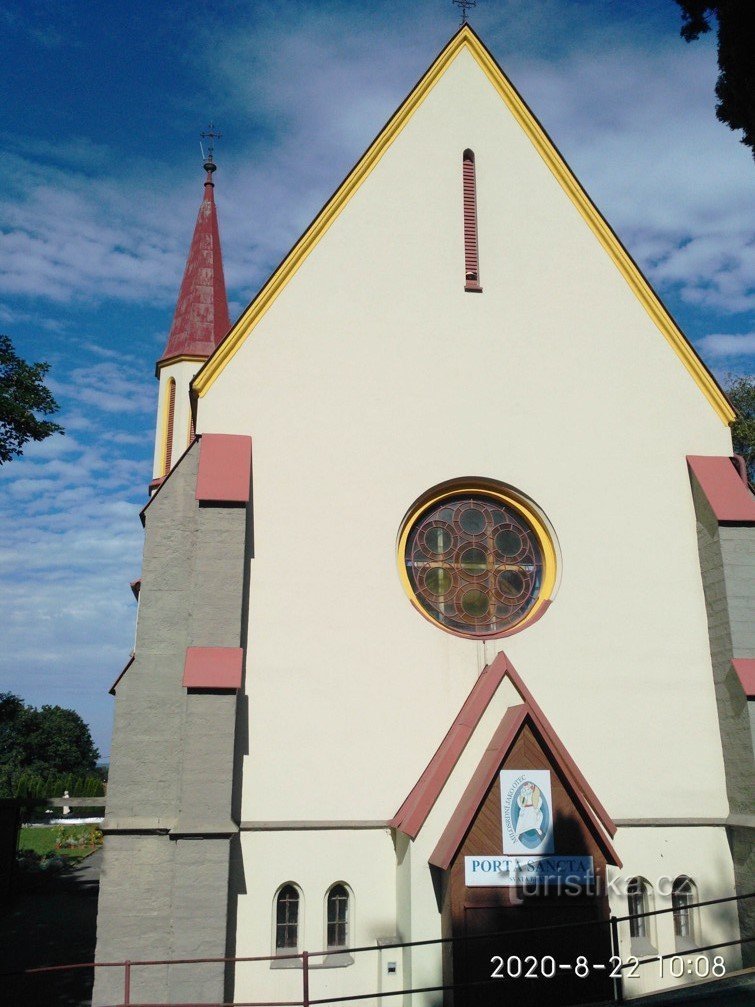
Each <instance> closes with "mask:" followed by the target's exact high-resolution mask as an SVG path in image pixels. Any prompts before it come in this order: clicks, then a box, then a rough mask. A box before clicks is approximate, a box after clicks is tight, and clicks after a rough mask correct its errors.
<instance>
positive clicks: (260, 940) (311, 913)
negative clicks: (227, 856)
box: [234, 829, 401, 1001]
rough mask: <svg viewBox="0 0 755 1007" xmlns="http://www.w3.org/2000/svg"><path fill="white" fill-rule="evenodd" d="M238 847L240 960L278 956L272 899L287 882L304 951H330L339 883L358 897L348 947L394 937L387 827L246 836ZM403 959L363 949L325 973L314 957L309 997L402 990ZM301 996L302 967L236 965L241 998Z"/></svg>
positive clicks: (352, 909) (391, 858)
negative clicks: (292, 888)
mask: <svg viewBox="0 0 755 1007" xmlns="http://www.w3.org/2000/svg"><path fill="white" fill-rule="evenodd" d="M241 847H242V859H243V875H244V884H243V887H244V889H245V891H244V892H243V894H241V895H240V896H239V902H238V929H237V942H236V956H238V957H243V956H245V955H273V954H275V937H274V913H275V909H274V898H275V895H276V892H277V891H278V890H279V889H280V887H281V886H282V885H283V884H285V883H286V882H293V883H294V884H296V885H297V886H298V887H299V889H300V890H301V893H302V905H303V909H301V910H300V931H299V951H304V950H307V951H311V952H315V951H323V950H325V949H326V945H327V936H326V914H325V897H326V893H327V891H328V889H329V888H330V887H331V885H333V884H334V883H336V882H343V883H345V884H346V885H348V887H349V888H350V890H351V893H352V896H353V898H352V899H351V903H350V935H349V944H350V945H351V946H368V945H375V944H376V943H377V941H378V939H379V938H385V937H392V936H394V935H395V933H396V896H395V893H396V888H395V873H396V858H395V853H394V846H393V840H392V839H391V834H390V830H389V829H361V830H306V831H298V832H293V831H291V832H286V831H275V832H242V834H241ZM388 960H391V961H393V960H396V961H397V962H398V963H399V964H398V972H397V973H396V974H395V975H391V976H387V975H386V966H387V961H388ZM400 960H401V959H400V955H399V954H398V953H397V952H394V953H392V954H390V955H389V952H387V951H386V952H384V953H383V954H382V955H381V953H379V952H363V953H358V954H355V955H353V964H349V965H346V966H345V967H332V968H324V967H323V962H324V958H323V957H322V956H318V957H314V958H312V960H311V974H310V996H311V997H312V998H318V997H325V996H329V995H331V996H345V995H347V994H349V993H354V992H363V993H372V992H374V991H375V990H378V989H389V988H395V989H400V988H401V987H400V986H398V985H395V984H396V983H399V982H401V967H400ZM391 983H393V986H391V985H390V984H391ZM301 993H302V970H301V968H300V967H297V968H280V967H278V966H273V967H271V965H270V963H269V962H262V963H248V964H240V965H238V966H237V969H236V984H235V994H234V995H235V998H236V1000H239V1001H247V1000H254V1001H264V1000H265V999H270V1000H289V999H290V1000H299V999H301Z"/></svg>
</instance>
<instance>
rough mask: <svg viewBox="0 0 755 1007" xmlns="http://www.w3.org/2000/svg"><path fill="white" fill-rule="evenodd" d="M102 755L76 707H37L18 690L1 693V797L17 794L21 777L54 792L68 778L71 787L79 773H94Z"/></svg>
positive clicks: (26, 784)
mask: <svg viewBox="0 0 755 1007" xmlns="http://www.w3.org/2000/svg"><path fill="white" fill-rule="evenodd" d="M98 758H99V752H98V751H97V749H96V748H95V746H94V743H93V741H92V736H91V734H90V733H89V728H88V727H87V725H86V724H85V723H84V721H83V720H82V719H81V717H80V716H79V714H78V713H76V711H75V710H68V709H64V708H63V707H60V706H43V707H41V708H40V709H36V707H33V706H27V705H26V704H25V703H24V702H23V700H21V699H20V698H19V697H18V696H15V695H14V694H13V693H9V692H6V693H0V787H1V788H2V791H3V792H2V793H0V796H4V797H11V796H13V795H14V794H15V793H16V791H17V790H18V788H19V783H20V781H23V783H24V786H26V787H28V788H33V789H39V788H40V787H41V788H42V789H43V790H45V789H47V788H48V787H52V788H53V791H55V790H57V789H59V784H60V781H61V778H62V777H63V776H66V777H67V778H68V781H69V783H70V785H72V784H73V781H74V778H75V777H76V776H79V777H82V778H86V777H88V776H91V775H95V770H96V765H97V759H98ZM24 777H25V778H26V779H25V780H23V778H24ZM53 780H54V781H56V782H52V781H53ZM70 785H69V787H68V789H69V791H70ZM63 789H66V788H65V787H63Z"/></svg>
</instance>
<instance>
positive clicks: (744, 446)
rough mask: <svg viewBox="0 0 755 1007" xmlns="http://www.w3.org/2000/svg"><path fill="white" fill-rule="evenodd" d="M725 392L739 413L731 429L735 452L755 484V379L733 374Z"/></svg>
mask: <svg viewBox="0 0 755 1007" xmlns="http://www.w3.org/2000/svg"><path fill="white" fill-rule="evenodd" d="M724 390H725V391H726V394H727V395H728V396H729V399H730V401H731V404H732V405H733V406H734V408H735V409H736V410H737V412H738V413H739V417H738V419H737V420H736V421H735V423H734V425H733V426H732V428H731V439H732V441H733V442H734V451H735V453H736V454H738V455H742V457H743V458H744V460H745V464H746V465H747V475H748V477H749V480H750V483H753V484H755V377H749V376H747V375H733V374H731V375H729V377H728V379H727V381H726V384H725V385H724Z"/></svg>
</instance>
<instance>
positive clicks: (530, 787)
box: [516, 781, 543, 839]
mask: <svg viewBox="0 0 755 1007" xmlns="http://www.w3.org/2000/svg"><path fill="white" fill-rule="evenodd" d="M516 803H517V806H518V808H519V817H518V819H517V822H516V838H517V839H520V838H521V837H522V836H523V835H524V833H525V832H534V833H535V834H536V835H537V837H538V839H542V838H543V829H542V825H543V811H542V805H543V795H542V794H541V793H540V788H539V787H537V786H535V784H534V783H531V782H530V781H527V782H526V783H523V784H522V787H521V789H520V791H519V793H518V794H517V798H516Z"/></svg>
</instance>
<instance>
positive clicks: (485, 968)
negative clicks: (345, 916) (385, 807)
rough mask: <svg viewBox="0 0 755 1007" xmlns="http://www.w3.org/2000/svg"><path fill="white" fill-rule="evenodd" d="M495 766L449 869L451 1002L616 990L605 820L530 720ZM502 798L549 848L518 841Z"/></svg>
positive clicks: (603, 994) (541, 1000)
mask: <svg viewBox="0 0 755 1007" xmlns="http://www.w3.org/2000/svg"><path fill="white" fill-rule="evenodd" d="M493 768H494V769H495V775H494V777H493V779H492V782H491V783H490V784H489V786H488V789H487V791H486V792H485V794H484V797H483V798H482V801H481V802H480V803H479V807H478V809H477V811H476V813H475V814H474V817H473V819H472V821H471V824H470V825H469V827H468V829H467V831H466V833H465V835H464V837H463V839H462V841H461V843H460V845H459V846H458V849H457V851H456V853H455V855H454V857H453V859H452V861H451V863H450V865H449V867H448V869H447V870H446V871H445V875H444V884H443V889H444V897H443V930H444V936H445V937H451V938H453V941H452V943H449V944H447V945H445V957H444V983H448V984H453V985H454V987H455V989H454V991H453V993H452V994H447V996H446V1007H493V1005H496V1007H500V1004H502V1003H505V1004H507V1005H509V1007H528V1005H530V1004H531V1005H533V1007H534V1005H537V1007H548V1005H566V1004H581V1003H591V1002H595V1001H599V1000H607V999H611V998H612V992H613V982H612V979H611V969H612V963H611V962H610V957H611V939H610V929H609V923H608V921H609V907H608V898H607V894H606V887H605V872H606V848H605V844H604V843H602V842H601V837H600V835H598V834H597V830H598V826H597V825H595V824H594V823H593V822H590V821H588V820H587V819H588V815H586V813H585V809H584V803H583V802H581V801H580V799H579V798H578V797H577V795H576V794H575V792H574V789H573V787H572V786H571V784H570V781H569V779H568V778H567V775H566V774H565V773H564V772H563V771H562V766H560V765H559V761H558V760H557V759H556V758H554V757H553V754H552V753H551V752H550V751H549V750H548V748H547V745H546V743H545V742H544V741H543V739H542V737H541V736H540V735H539V733H538V731H537V728H536V727H535V725H534V724H532V723H531V722H530V721H529V720H526V721H525V722H524V723H523V725H522V726H521V729H520V730H519V732H518V734H517V736H516V739H515V740H514V742H513V744H511V745H510V747H509V750H508V752H507V754H506V755H505V758H503V759H502V761H501V762H500V763H499V764H498V766H497V767H493ZM501 770H504V771H505V772H504V774H503V775H502V774H501V772H500V771H501ZM533 771H534V772H533ZM520 780H521V782H519V781H520ZM532 780H534V781H535V784H536V785H535V786H534V787H531V786H530V782H531V781H532ZM517 783H519V786H518V788H517V787H516V786H515V785H516V784H517ZM537 784H539V785H540V789H541V790H542V793H541V794H538V793H536V792H537V790H538V787H537ZM523 787H524V788H525V789H524V790H522V788H523ZM533 792H535V793H536V796H535V800H534V802H533V800H532V794H533ZM538 801H539V805H538V807H534V806H533V805H534V804H538ZM502 802H503V805H505V804H506V803H507V802H508V805H509V809H510V808H511V806H512V804H513V806H514V808H515V810H514V812H513V815H514V817H515V818H518V817H519V816H521V820H520V821H518V822H515V826H514V832H515V831H516V826H517V825H518V826H519V827H520V828H522V829H524V831H523V832H522V833H521V834H520V835H519V836H518V837H517V836H515V837H514V840H513V842H514V844H515V845H516V844H517V843H518V844H519V847H520V848H521V846H522V844H525V846H526V843H527V842H532V843H533V844H534V848H535V849H541V850H542V849H546V850H547V851H548V853H547V854H543V853H539V854H535V855H533V856H529V855H526V854H522V853H521V852H517V853H514V854H511V853H509V851H510V850H511V847H512V835H513V834H514V832H512V831H511V830H512V825H511V820H512V813H511V812H510V811H509V816H508V818H507V817H506V814H505V813H504V811H503V810H502ZM528 825H529V826H532V827H533V828H532V829H527V828H525V826H528ZM538 827H539V828H540V829H541V830H542V835H539V833H538ZM549 828H550V829H551V838H550V839H546V838H544V837H545V835H546V832H547V830H548V829H549ZM504 830H507V832H508V833H509V835H508V839H507V841H506V842H504ZM504 849H506V851H507V852H506V853H504ZM533 872H534V874H533ZM559 872H561V873H559ZM525 877H526V880H525ZM522 931H523V932H522ZM493 973H496V974H497V978H492V976H493Z"/></svg>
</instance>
